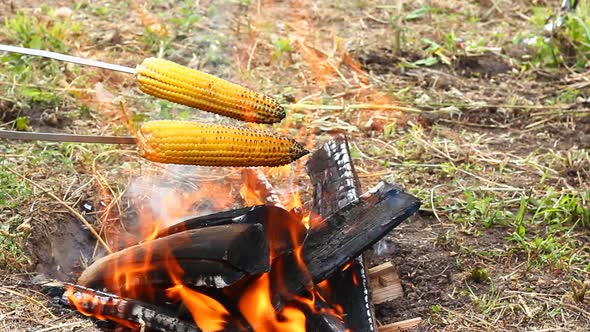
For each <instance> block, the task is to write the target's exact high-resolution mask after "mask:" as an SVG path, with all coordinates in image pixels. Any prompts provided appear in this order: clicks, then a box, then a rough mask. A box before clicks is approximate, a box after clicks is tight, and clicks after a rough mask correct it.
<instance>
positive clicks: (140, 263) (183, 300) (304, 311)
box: [45, 136, 420, 332]
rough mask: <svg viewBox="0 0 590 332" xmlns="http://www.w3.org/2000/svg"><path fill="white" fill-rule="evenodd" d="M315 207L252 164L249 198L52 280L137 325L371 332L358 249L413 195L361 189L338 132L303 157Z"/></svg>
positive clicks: (82, 305) (414, 205)
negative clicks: (297, 202) (291, 198)
mask: <svg viewBox="0 0 590 332" xmlns="http://www.w3.org/2000/svg"><path fill="white" fill-rule="evenodd" d="M306 170H307V173H308V174H309V177H310V178H311V182H312V184H313V188H314V193H313V195H314V196H313V207H312V208H311V209H309V210H308V209H306V208H304V207H303V206H298V207H295V208H293V207H288V206H286V204H284V203H283V202H281V199H280V197H279V196H280V195H279V194H277V193H276V192H275V191H274V189H273V187H272V186H271V185H270V182H269V181H268V180H267V179H266V178H265V175H264V173H263V172H261V171H260V170H259V169H244V170H243V171H242V176H243V179H244V180H245V181H244V183H245V185H244V188H245V189H244V190H245V192H244V193H243V196H244V197H250V199H247V200H250V201H251V202H255V203H256V204H253V205H252V206H249V207H245V208H239V209H230V210H226V211H222V212H217V213H212V214H205V215H198V216H183V217H181V218H177V219H174V220H163V221H162V220H161V221H162V223H159V224H158V223H156V224H152V225H150V227H152V228H151V231H150V232H147V233H149V236H148V237H146V238H143V239H141V240H140V241H136V242H135V243H129V244H128V245H126V246H125V247H124V248H122V249H121V250H118V251H115V252H113V253H111V254H106V255H104V256H103V257H102V258H99V259H97V260H95V261H94V262H92V264H91V265H89V266H88V267H87V268H86V269H85V270H84V271H83V272H82V274H81V275H80V276H79V278H78V280H77V282H76V283H71V284H70V283H64V282H58V283H55V282H52V283H48V284H46V285H45V287H46V289H47V290H48V293H49V294H50V295H51V296H53V297H55V298H56V299H57V301H58V302H59V303H60V304H61V305H65V306H70V307H73V308H76V309H77V310H78V311H79V312H80V313H82V314H85V315H88V316H92V317H94V318H96V319H100V320H109V321H112V322H114V323H116V324H118V325H121V326H124V327H127V328H131V329H134V330H150V331H361V332H364V331H373V330H375V319H374V317H373V314H372V306H371V303H370V302H369V295H370V294H369V292H370V290H369V288H370V287H369V282H368V278H367V270H366V266H365V265H364V264H363V258H362V253H363V251H365V250H366V249H367V248H369V247H370V246H371V245H372V244H374V243H375V242H377V241H379V240H380V239H381V238H382V237H383V236H385V235H386V234H387V233H388V232H389V231H391V230H392V229H393V228H394V227H396V226H397V225H399V223H401V222H402V221H404V220H405V219H407V218H408V217H410V216H411V215H412V214H413V213H415V212H416V211H417V209H418V207H419V205H420V202H419V201H418V200H417V199H416V198H415V197H414V196H412V195H410V194H407V193H405V192H403V190H402V189H401V188H399V187H397V186H395V185H391V184H386V183H380V184H379V185H378V186H376V187H375V188H372V189H371V190H369V191H368V192H366V193H365V194H363V195H362V196H359V194H358V193H359V191H360V189H359V183H358V180H357V178H356V173H355V171H354V167H353V165H352V162H351V158H350V155H349V153H348V145H347V142H346V139H345V138H344V137H343V136H339V137H336V138H335V139H333V140H332V141H330V142H328V143H326V144H324V145H323V146H322V147H321V148H319V149H317V150H316V151H315V152H314V153H313V154H312V155H311V157H310V159H309V161H308V162H307V165H306Z"/></svg>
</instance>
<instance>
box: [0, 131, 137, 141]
mask: <svg viewBox="0 0 590 332" xmlns="http://www.w3.org/2000/svg"><path fill="white" fill-rule="evenodd" d="M0 138H8V139H20V140H25V141H49V142H78V143H103V144H135V137H132V136H98V135H76V134H57V133H32V132H25V131H13V130H0Z"/></svg>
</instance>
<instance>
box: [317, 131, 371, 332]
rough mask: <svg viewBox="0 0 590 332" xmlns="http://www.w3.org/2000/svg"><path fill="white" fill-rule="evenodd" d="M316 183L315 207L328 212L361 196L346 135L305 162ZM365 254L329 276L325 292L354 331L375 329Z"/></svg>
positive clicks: (323, 212)
mask: <svg viewBox="0 0 590 332" xmlns="http://www.w3.org/2000/svg"><path fill="white" fill-rule="evenodd" d="M306 169H307V173H308V174H309V177H310V178H311V183H312V184H313V186H314V197H313V203H314V204H313V209H314V211H315V212H316V213H318V214H319V215H321V216H328V215H331V214H333V213H335V212H336V211H338V210H339V209H340V208H341V207H344V206H346V205H348V204H350V203H352V202H354V201H356V200H357V199H358V195H359V194H358V193H359V192H360V183H359V180H358V177H357V176H356V172H355V170H354V166H353V164H352V158H351V157H350V151H349V148H348V142H347V140H346V137H345V136H338V137H336V138H335V139H334V140H332V141H329V142H327V143H326V144H324V145H323V146H322V147H320V148H319V149H318V150H317V151H315V152H314V153H313V155H311V157H310V159H309V161H308V162H307V165H306ZM367 274H368V273H367V269H366V265H365V264H364V258H363V256H359V257H357V258H356V259H355V260H354V261H352V262H351V263H350V265H349V266H348V267H347V268H346V269H345V270H344V271H341V272H339V273H335V274H333V275H332V276H331V277H330V278H328V279H327V281H328V285H329V287H330V289H335V290H338V291H336V292H331V291H328V292H324V294H323V295H324V296H326V297H327V300H328V302H329V303H332V304H334V305H339V306H340V307H341V308H342V311H343V312H344V313H345V315H344V316H343V319H344V322H345V324H346V326H347V327H348V328H350V329H351V330H352V331H374V330H375V328H376V324H375V319H374V311H373V307H372V304H371V303H370V301H369V280H368V278H367Z"/></svg>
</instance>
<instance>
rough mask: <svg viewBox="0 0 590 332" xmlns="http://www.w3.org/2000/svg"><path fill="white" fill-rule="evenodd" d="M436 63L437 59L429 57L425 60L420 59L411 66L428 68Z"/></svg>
mask: <svg viewBox="0 0 590 332" xmlns="http://www.w3.org/2000/svg"><path fill="white" fill-rule="evenodd" d="M437 63H438V58H437V57H434V56H431V57H428V58H425V59H420V60H418V61H414V62H412V65H414V66H425V67H430V66H434V65H436V64H437Z"/></svg>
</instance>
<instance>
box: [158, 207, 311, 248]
mask: <svg viewBox="0 0 590 332" xmlns="http://www.w3.org/2000/svg"><path fill="white" fill-rule="evenodd" d="M301 219H302V216H301V215H300V214H298V213H297V212H295V211H287V210H285V209H283V208H281V207H277V206H270V205H257V206H253V207H249V208H242V209H236V210H232V211H226V212H219V213H214V214H209V215H205V216H196V217H187V218H184V219H183V220H180V221H178V222H177V223H175V224H174V225H172V226H170V227H168V228H166V229H163V230H162V231H160V232H159V233H158V235H157V237H166V236H170V235H172V234H176V233H179V232H183V231H186V230H194V229H199V228H204V227H211V226H219V225H235V224H250V225H262V226H263V229H264V233H265V235H266V239H267V242H268V243H269V245H270V251H271V256H272V257H278V256H280V255H282V254H286V253H289V252H291V251H292V250H293V241H294V239H295V242H296V244H297V245H300V244H301V243H302V242H303V241H304V239H305V237H306V235H307V230H306V228H305V226H304V225H303V223H302V221H301Z"/></svg>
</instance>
